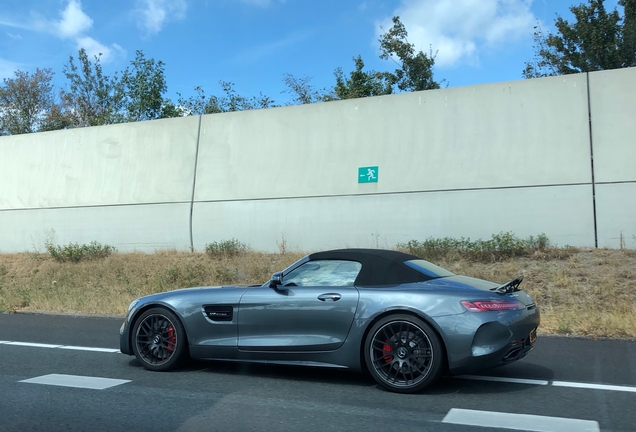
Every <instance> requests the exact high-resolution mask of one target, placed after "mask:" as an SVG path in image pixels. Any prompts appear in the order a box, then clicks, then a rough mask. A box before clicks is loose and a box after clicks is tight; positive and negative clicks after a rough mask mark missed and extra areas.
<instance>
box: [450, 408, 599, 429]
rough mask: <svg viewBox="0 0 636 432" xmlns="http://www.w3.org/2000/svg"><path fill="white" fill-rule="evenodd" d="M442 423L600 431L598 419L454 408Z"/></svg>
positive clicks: (509, 427)
mask: <svg viewBox="0 0 636 432" xmlns="http://www.w3.org/2000/svg"><path fill="white" fill-rule="evenodd" d="M442 423H452V424H460V425H466V426H480V427H491V428H502V429H513V430H523V431H532V432H571V431H577V432H599V431H600V430H601V429H600V427H599V424H598V422H597V421H592V420H579V419H569V418H563V417H547V416H538V415H529V414H509V413H502V412H493V411H476V410H466V409H458V408H452V409H451V410H450V411H449V412H448V413H447V414H446V416H445V417H444V419H443V420H442Z"/></svg>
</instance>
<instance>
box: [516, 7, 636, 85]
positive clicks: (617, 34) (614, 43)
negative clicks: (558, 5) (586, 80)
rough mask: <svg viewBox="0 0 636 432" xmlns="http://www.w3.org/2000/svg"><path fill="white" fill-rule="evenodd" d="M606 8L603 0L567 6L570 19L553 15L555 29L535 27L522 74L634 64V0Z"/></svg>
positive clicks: (569, 71) (541, 74)
mask: <svg viewBox="0 0 636 432" xmlns="http://www.w3.org/2000/svg"><path fill="white" fill-rule="evenodd" d="M618 4H619V6H620V7H622V8H623V15H621V14H620V13H619V11H618V10H617V9H614V10H613V11H610V12H608V11H607V10H606V9H605V5H604V0H588V3H587V4H585V3H582V4H580V5H578V6H572V7H570V11H571V12H572V14H573V15H574V22H569V21H567V20H565V19H563V18H562V17H560V16H558V15H557V18H556V20H555V26H556V30H557V33H556V34H552V33H548V34H545V33H544V32H543V31H542V29H541V28H540V26H539V25H537V26H536V27H535V32H534V42H535V46H534V49H535V55H534V58H533V59H532V60H530V61H528V62H526V67H525V69H524V70H523V76H524V78H539V77H544V76H554V75H566V74H573V73H581V72H593V71H599V70H606V69H618V68H624V67H632V66H636V0H620V1H619V2H618Z"/></svg>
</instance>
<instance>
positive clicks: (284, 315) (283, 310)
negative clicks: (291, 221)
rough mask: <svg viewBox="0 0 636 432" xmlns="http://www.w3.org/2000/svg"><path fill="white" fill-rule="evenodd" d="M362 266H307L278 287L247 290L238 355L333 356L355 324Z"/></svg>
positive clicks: (241, 308)
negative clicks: (315, 353) (317, 353)
mask: <svg viewBox="0 0 636 432" xmlns="http://www.w3.org/2000/svg"><path fill="white" fill-rule="evenodd" d="M361 267H362V266H361V264H360V263H358V262H355V261H346V260H321V261H308V262H305V263H303V264H301V265H300V266H298V267H296V268H295V269H292V270H291V271H290V272H289V273H287V274H284V275H283V276H282V283H281V285H279V286H277V287H274V288H271V287H268V286H264V287H258V288H253V289H250V290H248V291H247V292H246V293H245V294H244V295H243V297H242V298H241V301H240V304H239V318H238V328H239V330H238V332H239V339H238V345H239V349H240V350H242V351H297V352H298V351H331V350H335V349H337V348H339V347H340V346H341V345H342V344H343V342H344V341H345V339H346V338H347V335H348V334H349V329H350V328H351V324H352V323H353V317H354V316H355V313H356V309H357V307H358V290H357V289H356V288H355V287H354V286H353V282H354V281H355V278H356V276H357V275H358V273H359V272H360V268H361Z"/></svg>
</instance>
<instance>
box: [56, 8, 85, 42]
mask: <svg viewBox="0 0 636 432" xmlns="http://www.w3.org/2000/svg"><path fill="white" fill-rule="evenodd" d="M61 15H62V19H61V20H60V21H57V22H56V23H55V29H56V31H57V34H58V35H59V37H61V38H63V39H67V38H68V39H71V38H75V37H77V36H80V35H82V34H84V33H85V32H86V31H87V30H89V29H90V28H91V27H92V26H93V20H92V19H91V18H90V17H89V16H88V15H86V14H85V13H84V11H82V4H81V3H80V2H79V0H69V2H68V5H66V9H64V10H63V11H62V14H61Z"/></svg>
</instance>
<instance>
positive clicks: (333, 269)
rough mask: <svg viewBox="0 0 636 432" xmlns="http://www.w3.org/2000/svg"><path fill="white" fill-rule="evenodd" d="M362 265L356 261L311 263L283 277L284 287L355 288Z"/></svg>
mask: <svg viewBox="0 0 636 432" xmlns="http://www.w3.org/2000/svg"><path fill="white" fill-rule="evenodd" d="M361 268H362V264H360V263H359V262H356V261H345V260H322V261H309V262H306V263H305V264H303V265H301V266H300V267H297V268H296V269H294V270H292V271H291V272H290V273H289V274H287V275H285V276H283V285H284V286H334V287H336V286H353V282H354V281H355V280H356V277H357V276H358V273H360V269H361Z"/></svg>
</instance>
